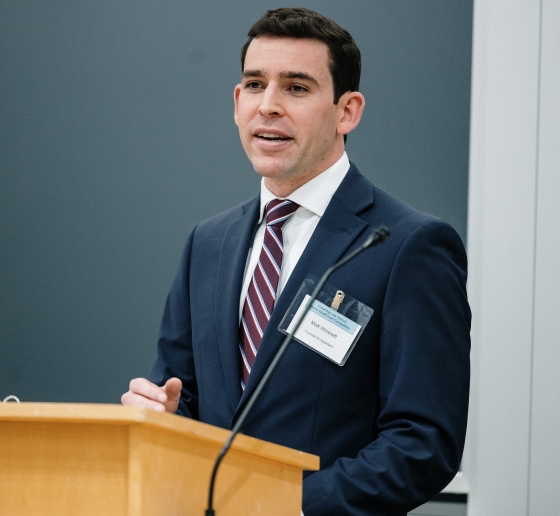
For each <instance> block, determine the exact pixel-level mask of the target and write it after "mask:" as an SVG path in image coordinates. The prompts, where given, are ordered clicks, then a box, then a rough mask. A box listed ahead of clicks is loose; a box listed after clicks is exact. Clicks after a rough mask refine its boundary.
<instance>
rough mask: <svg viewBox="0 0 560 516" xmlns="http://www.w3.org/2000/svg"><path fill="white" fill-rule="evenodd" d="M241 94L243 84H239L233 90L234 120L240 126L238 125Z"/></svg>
mask: <svg viewBox="0 0 560 516" xmlns="http://www.w3.org/2000/svg"><path fill="white" fill-rule="evenodd" d="M240 93H241V84H238V85H237V86H236V87H235V88H234V90H233V108H234V110H233V119H234V120H235V125H237V126H239V124H238V123H237V119H238V106H239V94H240Z"/></svg>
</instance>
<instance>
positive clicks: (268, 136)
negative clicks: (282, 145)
mask: <svg viewBox="0 0 560 516" xmlns="http://www.w3.org/2000/svg"><path fill="white" fill-rule="evenodd" d="M255 136H256V137H257V138H259V139H261V140H265V141H267V142H285V141H288V140H293V138H290V137H289V136H279V135H278V134H274V133H258V134H255Z"/></svg>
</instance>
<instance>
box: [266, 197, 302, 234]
mask: <svg viewBox="0 0 560 516" xmlns="http://www.w3.org/2000/svg"><path fill="white" fill-rule="evenodd" d="M298 208H299V204H297V203H295V202H292V201H289V200H288V199H273V200H272V201H270V202H269V203H268V204H267V205H266V225H267V226H274V227H279V228H281V227H282V226H283V225H284V223H285V222H286V221H287V220H288V219H289V218H290V217H291V216H292V215H293V214H294V212H295V211H296V210H297V209H298Z"/></svg>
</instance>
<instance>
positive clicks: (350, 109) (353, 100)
mask: <svg viewBox="0 0 560 516" xmlns="http://www.w3.org/2000/svg"><path fill="white" fill-rule="evenodd" d="M365 107H366V99H365V98H364V96H363V95H362V94H361V93H360V92H359V91H347V92H346V93H345V94H344V95H342V96H341V97H340V99H338V108H339V110H340V114H341V117H340V120H339V121H338V126H337V128H336V131H337V133H338V134H348V133H349V132H350V131H353V130H354V129H356V127H358V124H359V123H360V120H361V119H362V113H363V112H364V108H365Z"/></svg>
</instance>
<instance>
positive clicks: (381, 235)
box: [204, 226, 390, 516]
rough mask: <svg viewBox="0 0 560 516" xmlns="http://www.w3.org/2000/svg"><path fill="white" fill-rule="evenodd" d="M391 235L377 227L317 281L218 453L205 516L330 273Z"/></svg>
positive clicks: (209, 514)
mask: <svg viewBox="0 0 560 516" xmlns="http://www.w3.org/2000/svg"><path fill="white" fill-rule="evenodd" d="M389 235H390V232H389V230H388V229H387V228H386V227H385V226H380V227H378V228H377V229H375V230H374V231H373V232H372V233H371V235H370V236H369V237H368V238H367V239H366V241H365V242H364V243H363V244H362V245H361V246H360V247H358V248H357V249H356V250H354V251H352V252H351V253H350V254H349V255H348V256H346V257H344V258H343V259H342V260H340V261H338V262H337V263H335V264H334V265H333V266H332V267H330V268H328V269H327V270H326V271H325V273H324V274H323V276H322V277H321V279H320V280H319V282H318V283H317V286H316V287H315V290H313V293H312V294H311V297H310V298H309V299H308V300H307V303H306V305H305V310H304V311H303V312H302V313H301V314H300V316H299V318H298V319H297V320H296V323H295V326H294V329H293V331H292V332H291V333H289V334H288V335H286V338H285V339H284V341H283V342H282V345H281V346H280V348H279V349H278V352H277V353H276V355H275V356H274V358H273V359H272V362H271V363H270V365H269V366H268V369H267V370H266V372H265V373H264V375H263V377H262V378H261V381H260V382H259V384H258V385H257V387H256V388H255V390H254V392H253V395H252V396H251V397H250V398H249V401H248V402H247V404H246V405H245V408H244V409H243V411H242V412H241V414H240V415H239V418H238V419H237V422H236V423H235V425H234V426H233V428H232V430H231V434H230V435H229V438H228V440H227V441H226V443H225V444H224V446H223V448H222V450H221V451H220V454H219V455H218V458H217V459H216V462H215V464H214V469H213V470H212V477H211V479H210V489H209V491H208V508H207V509H206V512H205V513H204V514H205V516H215V515H216V512H215V511H214V509H213V507H212V505H213V501H214V484H215V483H216V475H217V473H218V468H219V467H220V464H221V462H222V460H223V458H224V457H225V455H226V453H227V452H228V450H229V448H230V446H231V443H232V442H233V440H234V439H235V436H236V435H237V434H238V433H239V430H240V429H241V428H242V426H243V423H245V420H246V419H247V416H248V415H249V413H250V412H251V409H252V408H253V406H254V405H255V403H256V402H257V400H258V399H259V396H260V394H261V392H262V391H263V389H264V388H265V386H266V384H267V383H268V380H269V379H270V377H271V375H272V374H273V373H274V371H275V369H276V367H277V366H278V363H279V362H280V360H281V359H282V357H283V356H284V353H285V352H286V350H287V349H288V346H289V344H290V342H291V340H292V338H293V336H294V335H295V333H296V332H297V330H298V329H299V326H300V324H301V322H302V321H303V318H304V317H305V314H306V313H307V311H308V310H309V307H310V306H311V304H312V303H313V301H315V299H317V296H318V295H319V292H321V289H322V288H323V286H324V285H325V283H326V282H327V280H328V279H329V277H330V275H331V274H332V273H333V272H334V271H336V270H337V269H339V268H340V267H342V266H343V265H345V264H346V263H348V262H349V261H350V260H352V259H353V258H354V257H356V256H357V255H358V254H360V253H361V252H363V251H365V250H366V249H368V248H369V247H373V246H375V245H377V244H380V243H382V242H384V241H385V239H386V238H387V237H388V236H389Z"/></svg>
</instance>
